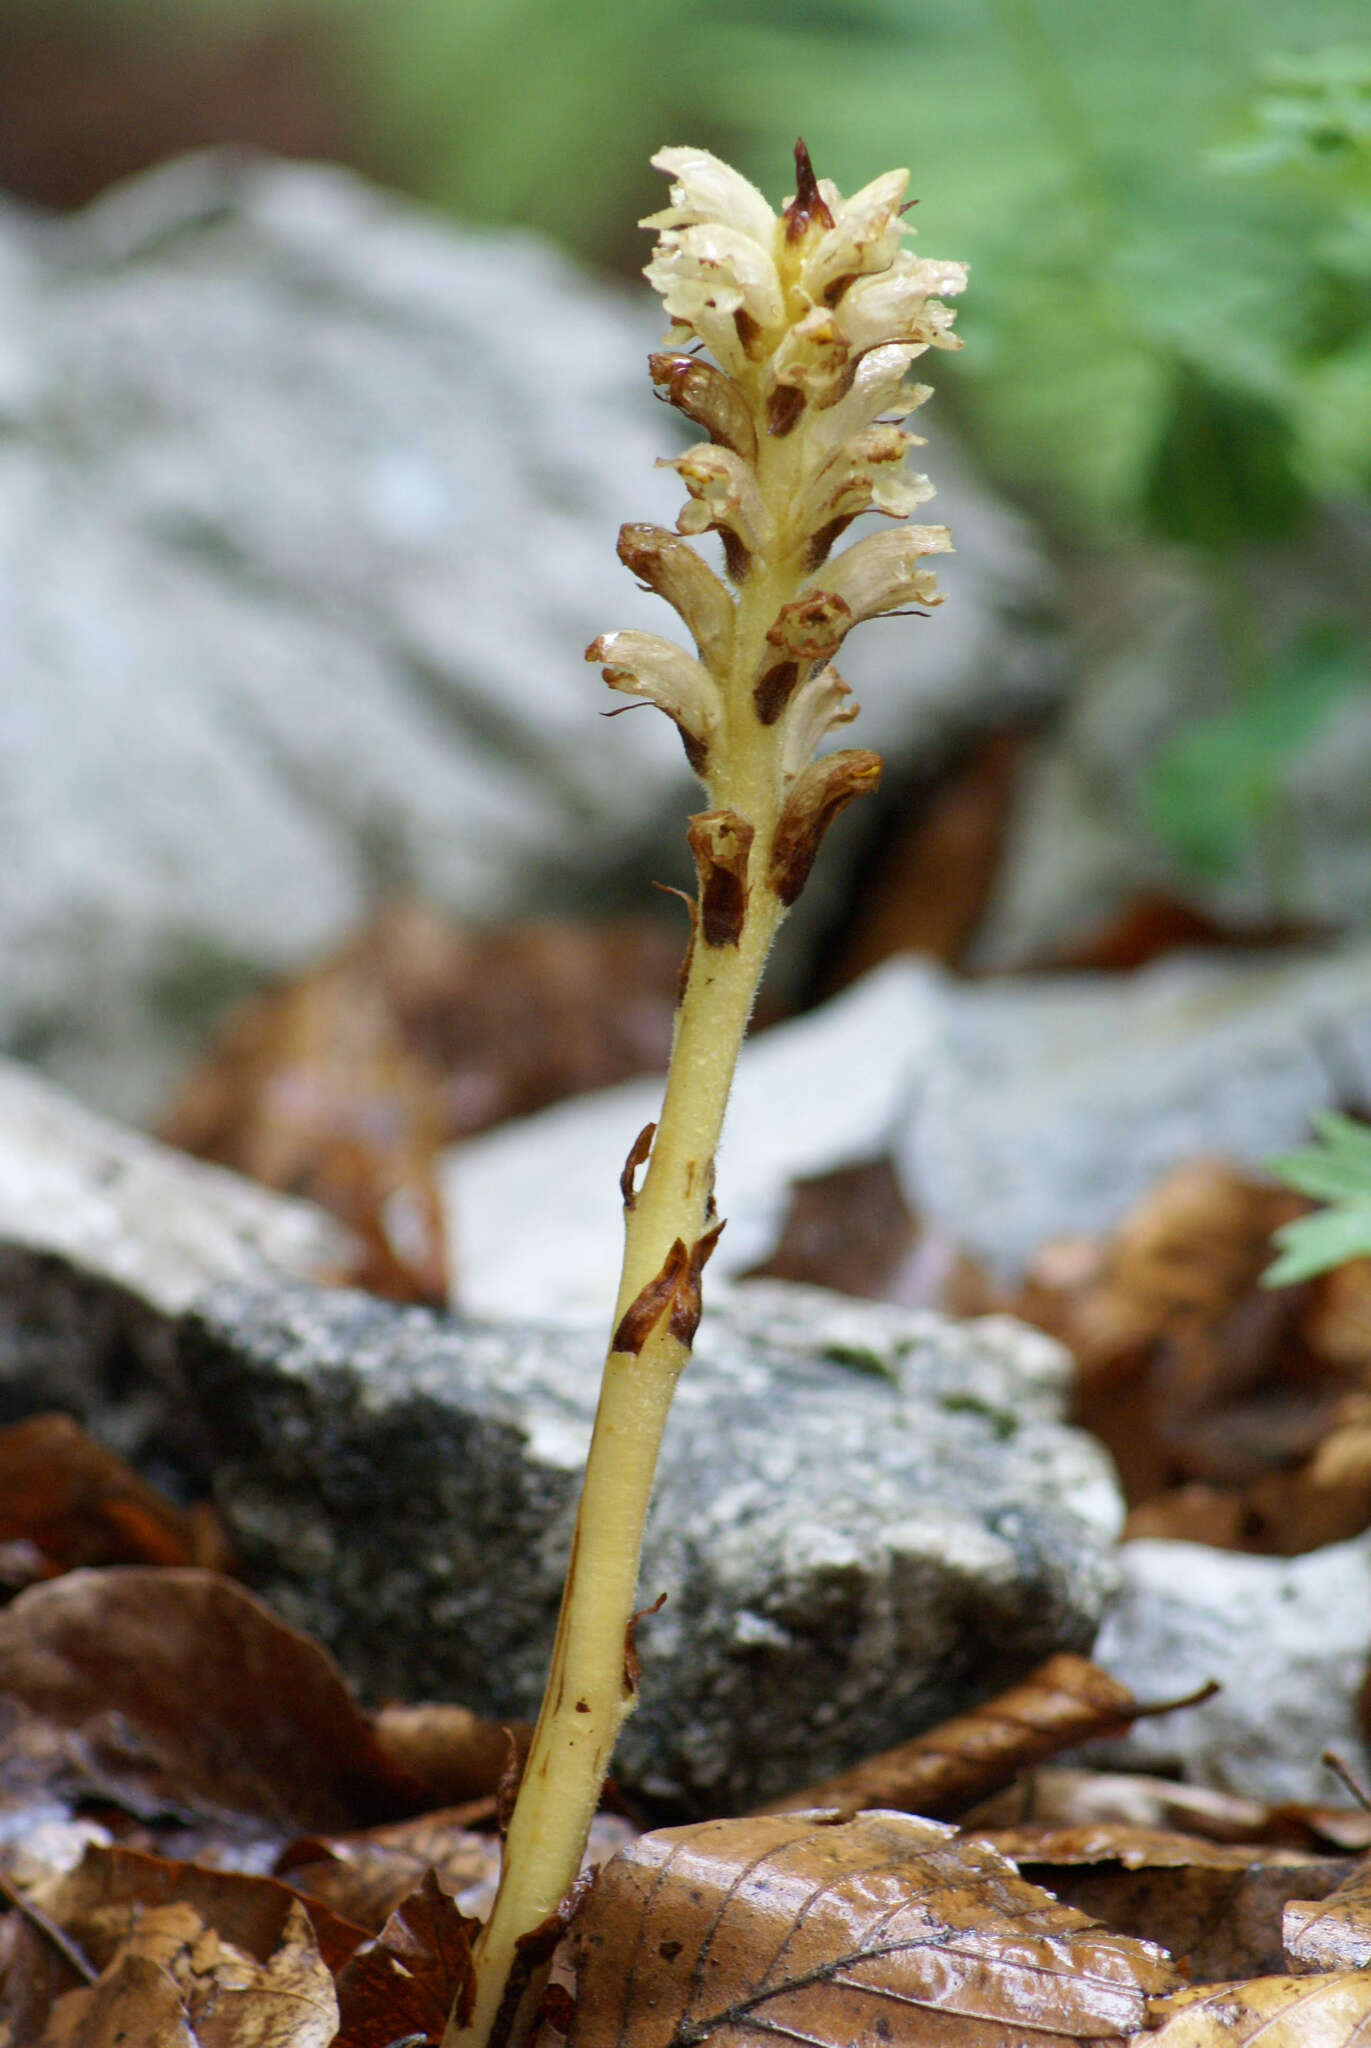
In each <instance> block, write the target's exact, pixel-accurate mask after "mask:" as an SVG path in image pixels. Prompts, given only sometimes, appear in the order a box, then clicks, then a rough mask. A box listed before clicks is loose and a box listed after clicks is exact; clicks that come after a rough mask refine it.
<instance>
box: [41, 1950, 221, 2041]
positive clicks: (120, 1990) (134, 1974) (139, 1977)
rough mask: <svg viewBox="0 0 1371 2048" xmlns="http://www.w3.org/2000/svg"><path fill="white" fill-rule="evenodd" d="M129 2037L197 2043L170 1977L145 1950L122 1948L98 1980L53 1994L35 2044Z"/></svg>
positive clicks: (134, 2039)
mask: <svg viewBox="0 0 1371 2048" xmlns="http://www.w3.org/2000/svg"><path fill="white" fill-rule="evenodd" d="M29 2038H30V2040H32V2039H34V2038H35V2037H34V2036H32V2035H31V2036H30V2037H29ZM20 2039H21V2040H22V2037H20ZM133 2043H136V2044H137V2048H199V2044H198V2043H197V2041H196V2037H195V2035H194V2034H193V2033H192V2032H191V2026H190V2019H189V2016H188V2015H187V2012H186V2007H185V2001H184V2000H183V1999H182V1997H181V1992H180V1988H179V1986H178V1985H177V1983H176V1980H175V1979H174V1978H173V1977H170V1976H168V1974H167V1972H166V1971H165V1970H164V1969H162V1968H161V1966H160V1965H159V1964H157V1963H154V1962H152V1961H150V1960H149V1958H148V1957H147V1956H142V1955H134V1954H128V1955H123V1956H121V1957H120V1959H119V1961H118V1962H117V1963H116V1964H115V1965H113V1966H112V1967H111V1969H110V1970H108V1971H107V1972H106V1974H105V1975H104V1976H103V1977H102V1978H101V1980H100V1982H99V1983H98V1984H95V1985H92V1986H90V1988H89V1989H81V1990H76V1991H69V1992H68V1993H67V1994H66V1996H65V1997H64V1998H61V1999H59V2000H58V2002H57V2004H56V2005H55V2006H54V2007H53V2010H52V2016H51V2018H50V2019H49V2021H48V2024H47V2026H46V2027H45V2029H44V2030H43V2034H42V2038H41V2040H40V2041H39V2044H38V2048H131V2044H133Z"/></svg>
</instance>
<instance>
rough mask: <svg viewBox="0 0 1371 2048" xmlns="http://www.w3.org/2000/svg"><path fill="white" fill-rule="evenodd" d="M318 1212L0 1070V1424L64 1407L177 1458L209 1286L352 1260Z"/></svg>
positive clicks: (11, 1069)
mask: <svg viewBox="0 0 1371 2048" xmlns="http://www.w3.org/2000/svg"><path fill="white" fill-rule="evenodd" d="M349 1249H350V1247H349V1243H348V1239H347V1235H346V1233H345V1232H344V1231H343V1230H342V1229H341V1228H340V1227H339V1226H338V1225H337V1224H335V1223H334V1221H333V1219H332V1218H331V1217H329V1216H325V1215H324V1214H323V1212H322V1211H321V1210H318V1209H315V1208H313V1207H312V1206H311V1205H310V1204H308V1203H305V1202H293V1201H288V1200H286V1199H284V1198H283V1197H281V1196H279V1195H273V1194H270V1193H268V1192H267V1191H266V1190H265V1189H262V1188H259V1187H255V1186H254V1185H253V1184H252V1182H250V1181H246V1180H243V1179H241V1178H240V1176H239V1175H237V1174H235V1173H226V1172H224V1171H222V1170H221V1169H220V1168H219V1167H215V1166H205V1165H202V1164H201V1163H200V1162H199V1161H198V1160H194V1159H187V1158H186V1157H185V1156H184V1155H183V1154H181V1153H179V1152H172V1151H170V1150H168V1148H167V1147H166V1146H164V1145H158V1144H155V1143H153V1141H152V1140H151V1139H149V1138H144V1137H142V1136H140V1135H139V1134H138V1133H137V1132H134V1131H129V1130H125V1129H123V1128H121V1127H120V1126H119V1125H116V1124H113V1123H109V1122H107V1121H106V1119H105V1118H103V1117H99V1116H95V1115H93V1114H92V1113H91V1112H90V1111H89V1110H86V1109H83V1108H81V1107H80V1106H79V1104H77V1103H75V1102H73V1101H72V1100H71V1099H70V1097H69V1096H67V1095H64V1094H63V1093H62V1091H61V1090H60V1089H57V1088H54V1087H52V1086H51V1085H50V1084H49V1083H47V1082H45V1081H43V1080H41V1079H40V1078H39V1077H38V1076H37V1075H36V1074H34V1073H32V1072H31V1071H29V1070H28V1069H26V1068H24V1067H20V1066H17V1065H15V1064H13V1063H12V1062H9V1061H0V1418H3V1419H4V1420H7V1421H8V1420H12V1419H14V1418H15V1417H17V1416H19V1415H23V1414H27V1413H30V1412H32V1411H33V1410H34V1409H38V1408H53V1407H70V1408H73V1409H75V1410H76V1411H78V1412H82V1413H85V1414H88V1415H90V1416H91V1418H92V1420H94V1421H96V1422H97V1424H98V1426H99V1428H100V1431H101V1434H102V1435H103V1436H104V1438H105V1440H106V1441H107V1442H109V1443H110V1444H111V1445H112V1446H113V1447H114V1448H115V1449H118V1450H121V1451H123V1452H125V1453H126V1454H131V1455H142V1456H144V1457H147V1456H152V1457H154V1458H156V1457H159V1456H160V1455H161V1453H162V1451H163V1450H164V1449H167V1448H168V1447H171V1449H170V1454H171V1455H172V1456H173V1458H176V1459H181V1460H183V1461H184V1459H185V1457H186V1456H187V1455H189V1451H188V1446H189V1445H190V1444H191V1442H192V1440H193V1438H194V1429H193V1425H192V1422H191V1419H190V1417H189V1416H188V1415H187V1414H186V1413H185V1412H184V1411H183V1410H181V1408H180V1403H179V1393H180V1380H179V1374H178V1372H177V1369H176V1365H175V1357H174V1352H175V1343H174V1333H175V1330H176V1328H177V1322H178V1318H179V1317H180V1316H182V1315H183V1314H184V1313H185V1312H186V1310H188V1309H189V1308H190V1306H191V1305H192V1303H194V1302H195V1301H197V1300H199V1299H200V1298H201V1297H202V1296H203V1295H205V1294H206V1293H207V1292H208V1291H210V1290H211V1289H212V1288H214V1287H216V1286H222V1285H227V1284H231V1283H252V1282H261V1281H263V1280H264V1279H266V1278H267V1277H268V1276H269V1275H271V1274H284V1275H289V1276H292V1277H295V1278H299V1279H310V1278H319V1277H322V1276H324V1275H326V1274H328V1273H330V1272H336V1271H338V1270H339V1269H340V1268H341V1267H343V1266H344V1265H345V1264H346V1262H347V1256H348V1252H349Z"/></svg>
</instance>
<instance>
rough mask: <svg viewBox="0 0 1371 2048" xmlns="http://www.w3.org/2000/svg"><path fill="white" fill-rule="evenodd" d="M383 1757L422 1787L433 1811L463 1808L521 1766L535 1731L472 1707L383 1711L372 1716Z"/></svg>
mask: <svg viewBox="0 0 1371 2048" xmlns="http://www.w3.org/2000/svg"><path fill="white" fill-rule="evenodd" d="M372 1727H373V1728H374V1730H375V1732H376V1740H377V1743H378V1744H379V1746H380V1749H381V1753H382V1755H383V1756H385V1757H386V1758H387V1759H388V1760H389V1761H390V1762H391V1763H393V1764H394V1765H395V1766H396V1767H397V1769H399V1770H402V1771H404V1772H405V1773H406V1774H407V1775H408V1776H409V1777H411V1778H414V1779H416V1780H417V1781H418V1783H419V1784H420V1785H422V1786H423V1789H424V1793H425V1795H426V1799H427V1803H428V1804H429V1805H431V1806H461V1805H464V1804H465V1803H466V1802H467V1801H468V1800H475V1799H485V1798H487V1797H489V1796H491V1795H492V1794H493V1793H495V1792H496V1791H497V1790H498V1788H499V1784H500V1779H501V1776H502V1774H503V1772H504V1770H505V1766H506V1764H507V1763H508V1761H509V1745H510V1741H511V1739H512V1740H513V1743H514V1748H515V1753H516V1755H517V1756H518V1759H519V1762H520V1764H521V1765H522V1763H523V1760H524V1758H525V1757H526V1756H527V1754H528V1745H529V1743H530V1741H531V1740H532V1736H533V1730H532V1729H531V1728H530V1727H529V1726H528V1725H527V1724H526V1723H525V1722H522V1721H518V1722H513V1723H511V1722H508V1721H486V1720H483V1719H482V1717H481V1716H480V1715H479V1714H473V1713H472V1711H471V1709H470V1708H469V1707H458V1706H450V1705H446V1704H444V1703H442V1702H438V1701H426V1702H423V1703H421V1704H418V1705H415V1706H389V1707H382V1708H381V1710H380V1712H379V1713H378V1714H376V1715H374V1716H373V1717H372Z"/></svg>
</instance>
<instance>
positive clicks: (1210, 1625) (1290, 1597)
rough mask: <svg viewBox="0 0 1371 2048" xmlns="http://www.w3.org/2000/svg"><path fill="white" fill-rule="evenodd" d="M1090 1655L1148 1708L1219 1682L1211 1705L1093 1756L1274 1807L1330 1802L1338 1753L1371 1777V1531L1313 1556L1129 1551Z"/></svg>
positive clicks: (1188, 1548)
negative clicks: (1327, 1764)
mask: <svg viewBox="0 0 1371 2048" xmlns="http://www.w3.org/2000/svg"><path fill="white" fill-rule="evenodd" d="M1119 1564H1120V1570H1121V1572H1122V1585H1121V1588H1120V1591H1119V1594H1118V1596H1117V1599H1116V1601H1115V1603H1114V1605H1113V1606H1112V1608H1111V1609H1110V1611H1109V1613H1108V1615H1107V1616H1106V1619H1105V1622H1104V1626H1103V1628H1102V1629H1101V1631H1100V1634H1099V1638H1098V1640H1097V1642H1096V1645H1095V1649H1094V1652H1093V1655H1094V1657H1095V1660H1096V1662H1097V1663H1100V1664H1102V1665H1103V1666H1104V1667H1105V1669H1106V1670H1108V1671H1111V1672H1112V1673H1113V1674H1114V1676H1115V1677H1116V1678H1119V1679H1121V1680H1122V1681H1123V1683H1124V1684H1125V1685H1127V1686H1128V1687H1130V1689H1131V1690H1132V1691H1133V1692H1134V1693H1135V1694H1136V1696H1137V1697H1138V1698H1139V1699H1142V1700H1160V1699H1167V1698H1171V1697H1180V1696H1181V1695H1183V1694H1185V1693H1187V1692H1189V1691H1192V1690H1193V1689H1194V1688H1196V1687H1198V1686H1201V1685H1203V1684H1205V1683H1206V1681H1207V1680H1209V1679H1211V1678H1212V1679H1217V1681H1218V1683H1219V1684H1220V1685H1221V1686H1222V1688H1223V1690H1222V1691H1221V1692H1220V1693H1219V1694H1218V1695H1217V1697H1216V1698H1214V1699H1212V1700H1208V1701H1206V1702H1205V1703H1204V1704H1203V1705H1202V1706H1196V1707H1186V1708H1182V1709H1181V1710H1180V1711H1179V1712H1177V1713H1174V1714H1167V1715H1164V1716H1162V1717H1161V1718H1160V1719H1157V1720H1147V1721H1139V1722H1137V1723H1136V1724H1135V1726H1134V1727H1133V1729H1132V1730H1131V1732H1130V1733H1129V1734H1128V1735H1127V1736H1126V1737H1125V1738H1124V1739H1123V1740H1122V1741H1121V1742H1118V1743H1111V1744H1109V1745H1107V1746H1101V1747H1099V1748H1097V1749H1096V1750H1095V1751H1092V1756H1095V1757H1098V1758H1099V1760H1101V1761H1108V1762H1109V1763H1110V1764H1111V1765H1112V1766H1115V1767H1123V1768H1126V1769H1130V1770H1144V1771H1163V1770H1171V1769H1172V1768H1175V1767H1179V1768H1180V1769H1181V1770H1182V1771H1183V1772H1184V1775H1185V1776H1186V1778H1187V1779H1189V1780H1190V1781H1191V1782H1193V1783H1195V1784H1199V1785H1210V1786H1217V1787H1218V1788H1219V1789H1220V1790H1222V1791H1228V1792H1240V1793H1244V1794H1247V1795H1249V1796H1250V1797H1253V1798H1259V1799H1266V1800H1287V1799H1288V1800H1321V1801H1327V1800H1329V1799H1331V1798H1334V1797H1335V1796H1336V1787H1335V1785H1334V1782H1333V1780H1332V1778H1331V1777H1330V1775H1329V1773H1328V1771H1327V1770H1326V1769H1325V1768H1324V1766H1323V1765H1322V1763H1321V1762H1320V1758H1321V1757H1322V1755H1323V1752H1324V1751H1325V1750H1332V1751H1334V1752H1335V1753H1336V1754H1337V1755H1338V1756H1340V1757H1341V1758H1342V1759H1343V1761H1344V1762H1345V1763H1346V1764H1347V1765H1348V1767H1349V1768H1350V1769H1351V1770H1352V1772H1353V1773H1354V1774H1355V1775H1357V1776H1359V1777H1360V1779H1361V1781H1362V1783H1363V1784H1364V1783H1365V1782H1366V1781H1367V1775H1368V1770H1371V1755H1368V1751H1367V1748H1366V1744H1365V1740H1364V1737H1363V1735H1362V1732H1361V1729H1360V1727H1359V1725H1358V1719H1357V1697H1358V1693H1359V1691H1360V1689H1361V1685H1362V1681H1363V1679H1364V1678H1365V1676H1366V1672H1367V1664H1368V1657H1371V1535H1366V1536H1358V1537H1356V1538H1355V1539H1354V1540H1353V1541H1352V1542H1350V1543H1336V1544H1330V1545H1329V1546H1328V1547H1327V1548H1326V1549H1323V1550H1312V1551H1310V1552H1308V1554H1307V1555H1306V1556H1304V1557H1295V1558H1278V1557H1245V1556H1242V1555H1240V1554H1238V1553H1236V1552H1234V1551H1228V1550H1212V1549H1210V1548H1208V1547H1207V1546H1206V1545H1203V1544H1198V1543H1164V1542H1153V1541H1147V1542H1139V1543H1126V1544H1124V1546H1123V1548H1122V1550H1121V1551H1120V1553H1119Z"/></svg>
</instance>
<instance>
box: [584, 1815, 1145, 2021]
mask: <svg viewBox="0 0 1371 2048" xmlns="http://www.w3.org/2000/svg"><path fill="white" fill-rule="evenodd" d="M573 1940H574V1945H575V1948H576V1952H577V1956H578V1962H579V1974H580V1998H579V2002H578V2005H577V2010H576V2015H575V2019H574V2021H573V2023H572V2029H571V2035H570V2042H571V2048H611V2044H613V2048H627V2044H629V2043H632V2048H688V2044H689V2048H695V2044H701V2043H705V2042H709V2041H718V2042H720V2043H723V2042H727V2043H728V2048H770V2044H771V2043H772V2042H774V2041H776V2040H778V2039H783V2040H793V2041H803V2042H805V2043H806V2044H808V2048H839V2044H841V2048H847V2044H849V2043H851V2042H856V2041H867V2040H870V2041H885V2042H890V2043H893V2044H896V2048H898V2044H900V2043H908V2044H910V2048H915V2044H918V2048H925V2044H932V2043H937V2044H939V2048H1004V2044H1005V2042H1006V2041H1009V2040H1018V2039H1027V2038H1028V2037H1029V2036H1030V2035H1031V2038H1032V2040H1033V2042H1034V2044H1035V2048H1064V2044H1067V2043H1074V2042H1082V2041H1091V2042H1098V2041H1099V2040H1100V2039H1101V2037H1109V2038H1117V2037H1118V2036H1120V2035H1123V2034H1126V2033H1128V2032H1130V2031H1131V2030H1133V2029H1135V2028H1137V2027H1138V2026H1140V2025H1141V2024H1142V2021H1143V2018H1144V2013H1145V2002H1146V2000H1147V1998H1148V1997H1149V1996H1152V1995H1155V1994H1157V1993H1159V1992H1161V1991H1163V1990H1165V1989H1167V1988H1169V1986H1170V1985H1171V1983H1172V1982H1174V1973H1173V1971H1172V1969H1171V1966H1170V1964H1169V1962H1168V1961H1167V1959H1166V1958H1165V1957H1164V1956H1162V1955H1161V1954H1160V1953H1159V1952H1158V1951H1157V1950H1155V1949H1152V1948H1150V1947H1148V1946H1147V1945H1146V1944H1144V1943H1141V1942H1136V1941H1130V1940H1128V1939H1127V1938H1125V1937H1123V1936H1118V1935H1112V1934H1109V1933H1107V1932H1106V1931H1105V1930H1104V1929H1103V1928H1099V1927H1095V1926H1093V1925H1092V1924H1091V1923H1090V1922H1089V1921H1087V1920H1086V1919H1085V1918H1084V1916H1083V1915H1081V1914H1079V1913H1074V1912H1072V1911H1071V1910H1070V1909H1069V1908H1067V1907H1064V1906H1060V1905H1058V1903H1057V1901H1056V1900H1055V1899H1052V1898H1050V1897H1049V1896H1048V1894H1047V1893H1046V1892H1042V1891H1039V1890H1038V1889H1037V1888H1036V1887H1035V1886H1032V1885H1028V1884H1025V1883H1024V1882H1023V1880H1022V1879H1021V1878H1019V1877H1018V1876H1017V1875H1016V1874H1015V1872H1014V1870H1013V1868H1012V1866H1011V1865H1009V1864H1007V1863H1006V1862H1005V1861H1004V1860H1003V1858H1001V1857H999V1856H997V1855H996V1854H995V1853H994V1852H993V1851H992V1850H990V1849H988V1848H986V1847H984V1846H983V1845H980V1844H977V1843H975V1842H971V1841H967V1840H958V1839H956V1838H955V1837H954V1835H953V1831H952V1830H951V1829H949V1828H945V1827H941V1826H939V1825H938V1824H937V1823H936V1822H933V1821H925V1820H917V1819H915V1818H913V1817H912V1816H910V1815H907V1814H892V1813H868V1814H863V1815H862V1816H861V1818H860V1819H858V1820H855V1821H849V1822H846V1823H844V1824H842V1825H835V1824H830V1823H826V1822H825V1821H824V1820H823V1818H822V1817H816V1816H814V1815H812V1814H811V1815H791V1816H785V1815H777V1816H768V1817H765V1818H759V1819H753V1820H745V1821H711V1822H707V1823H705V1824H703V1825H701V1826H697V1827H689V1828H669V1829H666V1830H664V1831H662V1832H660V1833H657V1834H651V1835H644V1836H643V1837H642V1838H641V1839H640V1840H639V1841H638V1842H636V1843H635V1844H633V1846H632V1847H631V1848H630V1849H628V1850H626V1851H625V1852H624V1853H623V1854H622V1855H620V1856H617V1857H615V1859H614V1860H613V1862H612V1863H610V1864H608V1865H607V1866H606V1867H605V1869H604V1870H603V1871H602V1872H601V1874H600V1881H599V1884H598V1885H597V1886H596V1888H595V1891H594V1892H593V1893H592V1894H591V1896H590V1898H589V1899H588V1901H587V1902H586V1904H585V1905H584V1906H583V1908H582V1910H581V1914H580V1917H579V1919H578V1921H577V1923H576V1928H575V1933H574V1936H573Z"/></svg>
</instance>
